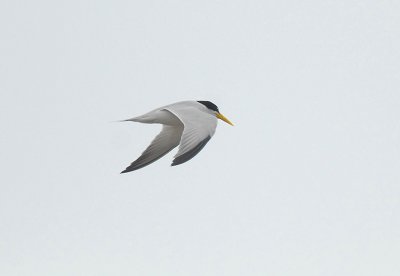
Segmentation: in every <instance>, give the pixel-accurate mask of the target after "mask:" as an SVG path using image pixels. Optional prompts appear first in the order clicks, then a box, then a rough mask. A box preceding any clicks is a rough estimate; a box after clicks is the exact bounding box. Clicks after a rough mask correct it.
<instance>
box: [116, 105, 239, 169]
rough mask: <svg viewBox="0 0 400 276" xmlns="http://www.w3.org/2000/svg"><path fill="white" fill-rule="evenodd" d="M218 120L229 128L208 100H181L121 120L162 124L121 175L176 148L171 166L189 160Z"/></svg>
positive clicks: (223, 117)
mask: <svg viewBox="0 0 400 276" xmlns="http://www.w3.org/2000/svg"><path fill="white" fill-rule="evenodd" d="M218 119H220V120H222V121H224V122H226V123H228V124H230V125H232V126H233V124H232V122H231V121H229V120H228V119H227V118H226V117H225V116H224V115H222V114H221V113H220V112H219V110H218V107H217V106H216V105H215V104H214V103H212V102H209V101H183V102H177V103H173V104H170V105H166V106H163V107H160V108H157V109H154V110H152V111H150V112H148V113H146V114H144V115H141V116H138V117H133V118H131V119H127V120H123V121H131V122H139V123H145V124H162V125H163V127H162V130H161V132H160V133H159V134H158V135H157V136H156V137H155V138H154V139H153V141H152V142H151V144H150V145H149V146H148V147H147V148H146V150H145V151H144V152H143V153H142V155H141V156H140V157H139V158H138V159H136V160H135V161H133V162H132V163H131V164H130V165H129V166H128V167H127V168H126V169H125V170H123V171H122V172H121V173H127V172H131V171H135V170H138V169H141V168H143V167H145V166H147V165H149V164H151V163H153V162H154V161H157V160H158V159H160V158H161V157H163V156H164V155H166V154H167V153H168V152H170V151H171V150H172V149H174V148H175V147H177V146H178V145H179V150H178V153H177V154H176V155H175V156H174V160H173V162H172V164H171V166H176V165H180V164H182V163H185V162H186V161H189V160H190V159H192V158H193V157H194V156H195V155H196V154H198V153H199V152H200V151H201V150H202V149H203V148H204V146H205V145H206V144H207V143H208V141H210V139H211V137H212V136H213V135H214V133H215V129H216V128H217V121H218Z"/></svg>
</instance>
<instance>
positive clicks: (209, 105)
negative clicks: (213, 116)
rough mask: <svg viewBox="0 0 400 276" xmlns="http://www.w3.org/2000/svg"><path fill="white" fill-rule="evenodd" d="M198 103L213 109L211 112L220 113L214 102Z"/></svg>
mask: <svg viewBox="0 0 400 276" xmlns="http://www.w3.org/2000/svg"><path fill="white" fill-rule="evenodd" d="M197 102H198V103H201V104H203V105H205V106H206V107H207V108H208V109H211V110H213V111H216V112H218V113H219V110H218V106H216V105H215V104H213V103H212V102H209V101H197Z"/></svg>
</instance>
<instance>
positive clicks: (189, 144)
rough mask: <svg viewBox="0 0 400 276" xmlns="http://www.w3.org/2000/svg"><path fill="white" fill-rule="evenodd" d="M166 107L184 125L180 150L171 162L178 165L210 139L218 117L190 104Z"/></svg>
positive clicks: (194, 153)
mask: <svg viewBox="0 0 400 276" xmlns="http://www.w3.org/2000/svg"><path fill="white" fill-rule="evenodd" d="M165 109H166V110H168V111H170V112H171V113H173V114H174V115H175V116H176V117H178V118H179V120H181V121H182V123H183V125H184V129H183V133H182V138H181V140H180V145H179V150H178V153H177V154H176V155H175V157H174V161H173V162H172V164H171V165H172V166H176V165H179V164H182V163H185V162H186V161H189V160H190V159H192V158H193V157H194V156H195V155H196V154H198V153H199V152H200V151H201V150H202V149H203V148H204V146H205V145H206V144H207V143H208V141H210V139H211V137H212V136H213V135H214V133H215V129H216V127H217V118H216V117H215V116H213V115H211V114H207V113H205V112H202V111H201V110H199V109H198V108H194V107H190V106H183V107H181V106H170V107H166V108H165Z"/></svg>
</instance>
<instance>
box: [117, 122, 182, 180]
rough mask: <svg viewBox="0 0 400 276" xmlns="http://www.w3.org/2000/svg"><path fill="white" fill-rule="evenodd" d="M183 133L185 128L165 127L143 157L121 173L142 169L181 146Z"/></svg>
mask: <svg viewBox="0 0 400 276" xmlns="http://www.w3.org/2000/svg"><path fill="white" fill-rule="evenodd" d="M182 132H183V126H169V125H163V128H162V130H161V132H160V133H159V134H158V135H157V136H156V137H155V138H154V140H153V141H152V142H151V144H150V145H149V146H148V147H147V149H146V150H145V151H144V152H143V153H142V155H141V156H140V157H139V158H138V159H136V160H135V161H133V162H132V164H130V165H129V166H128V167H127V168H126V169H125V170H123V171H122V172H121V173H127V172H131V171H134V170H138V169H141V168H143V167H145V166H147V165H149V164H151V163H153V162H154V161H157V160H158V159H160V158H161V157H163V156H164V155H166V154H167V153H168V152H170V151H171V150H172V149H174V148H175V147H176V146H178V145H179V142H180V140H181V136H182Z"/></svg>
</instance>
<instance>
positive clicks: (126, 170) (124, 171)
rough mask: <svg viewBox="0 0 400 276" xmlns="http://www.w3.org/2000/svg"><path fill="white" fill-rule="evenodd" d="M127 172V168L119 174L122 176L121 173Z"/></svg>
mask: <svg viewBox="0 0 400 276" xmlns="http://www.w3.org/2000/svg"><path fill="white" fill-rule="evenodd" d="M127 172H130V171H128V168H126V169H125V170H123V171H122V172H120V174H122V173H127Z"/></svg>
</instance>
